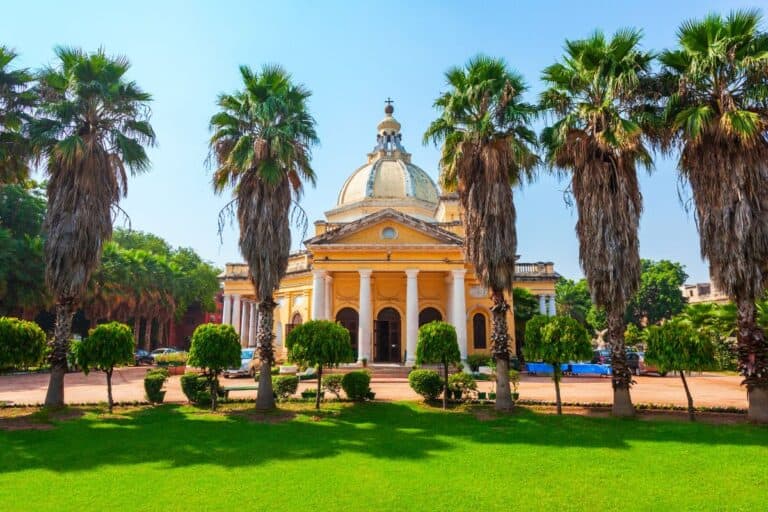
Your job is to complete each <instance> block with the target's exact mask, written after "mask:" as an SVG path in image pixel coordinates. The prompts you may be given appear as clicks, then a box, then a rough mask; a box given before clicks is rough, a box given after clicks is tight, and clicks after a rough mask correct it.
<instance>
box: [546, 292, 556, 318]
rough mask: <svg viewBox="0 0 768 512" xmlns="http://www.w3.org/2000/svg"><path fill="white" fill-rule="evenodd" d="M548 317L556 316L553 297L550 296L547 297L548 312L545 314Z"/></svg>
mask: <svg viewBox="0 0 768 512" xmlns="http://www.w3.org/2000/svg"><path fill="white" fill-rule="evenodd" d="M547 314H548V315H549V316H555V315H556V314H557V310H556V309H555V296H554V295H550V296H549V310H548V312H547Z"/></svg>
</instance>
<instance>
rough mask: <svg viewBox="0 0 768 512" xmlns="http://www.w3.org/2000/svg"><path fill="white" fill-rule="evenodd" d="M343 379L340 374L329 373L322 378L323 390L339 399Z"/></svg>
mask: <svg viewBox="0 0 768 512" xmlns="http://www.w3.org/2000/svg"><path fill="white" fill-rule="evenodd" d="M343 379H344V375H341V374H340V373H331V374H330V375H326V376H325V377H323V389H324V390H326V391H328V392H329V393H333V394H334V395H336V398H337V399H340V398H341V394H340V392H341V381H342V380H343Z"/></svg>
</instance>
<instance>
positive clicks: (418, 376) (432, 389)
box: [408, 370, 443, 400]
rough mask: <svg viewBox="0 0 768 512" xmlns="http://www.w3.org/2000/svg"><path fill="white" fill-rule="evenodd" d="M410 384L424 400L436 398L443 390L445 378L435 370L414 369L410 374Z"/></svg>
mask: <svg viewBox="0 0 768 512" xmlns="http://www.w3.org/2000/svg"><path fill="white" fill-rule="evenodd" d="M408 384H410V386H411V389H413V390H414V391H415V392H416V393H418V394H419V395H421V396H422V397H424V400H436V399H437V397H438V396H440V393H442V391H443V379H441V378H440V375H439V374H438V373H437V372H436V371H434V370H413V371H412V372H411V373H409V374H408Z"/></svg>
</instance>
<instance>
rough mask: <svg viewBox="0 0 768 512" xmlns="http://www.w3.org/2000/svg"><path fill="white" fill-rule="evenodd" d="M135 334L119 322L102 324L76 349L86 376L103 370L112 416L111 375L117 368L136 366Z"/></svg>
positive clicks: (80, 365) (77, 360) (79, 364)
mask: <svg viewBox="0 0 768 512" xmlns="http://www.w3.org/2000/svg"><path fill="white" fill-rule="evenodd" d="M133 349H134V343H133V334H132V333H131V328H130V327H128V326H127V325H125V324H121V323H119V322H110V323H108V324H101V325H99V326H98V327H96V328H94V329H91V330H90V332H89V333H88V336H87V337H86V338H85V339H84V340H82V341H80V342H78V343H76V344H74V345H73V350H72V352H73V355H74V356H75V361H76V363H77V365H78V366H79V367H81V368H82V369H83V373H85V374H86V375H88V373H89V372H90V371H91V370H92V369H95V370H101V371H103V372H104V374H105V375H106V376H107V403H108V404H109V412H110V414H111V413H112V407H113V405H114V401H113V400H112V373H113V372H114V369H115V367H116V366H122V365H126V364H130V363H132V362H133Z"/></svg>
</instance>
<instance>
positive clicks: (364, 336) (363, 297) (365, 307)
mask: <svg viewBox="0 0 768 512" xmlns="http://www.w3.org/2000/svg"><path fill="white" fill-rule="evenodd" d="M371 272H372V271H371V270H368V269H364V270H358V273H359V274H360V306H359V308H358V311H359V317H360V318H359V319H358V321H359V328H358V333H357V360H358V361H361V360H362V359H363V358H366V359H367V360H368V361H369V362H370V361H371V323H372V318H373V311H372V309H373V308H372V305H371Z"/></svg>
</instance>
